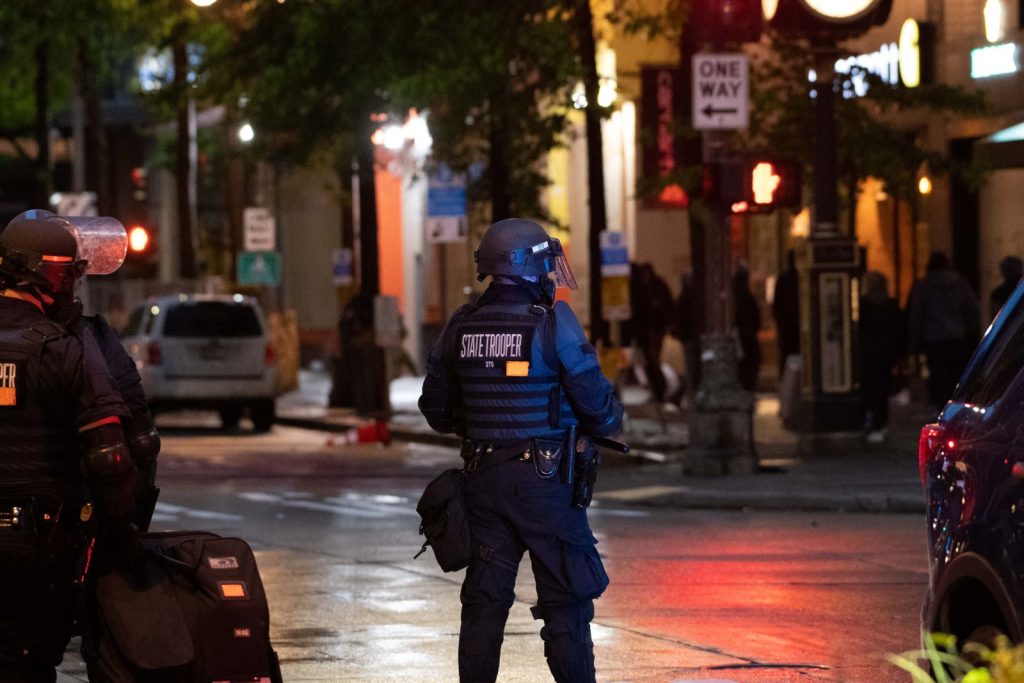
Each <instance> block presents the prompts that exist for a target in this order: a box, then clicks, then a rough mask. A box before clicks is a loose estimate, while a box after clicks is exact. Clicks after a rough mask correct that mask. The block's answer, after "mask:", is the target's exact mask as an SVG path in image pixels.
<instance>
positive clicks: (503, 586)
mask: <svg viewBox="0 0 1024 683" xmlns="http://www.w3.org/2000/svg"><path fill="white" fill-rule="evenodd" d="M571 495H572V491H571V487H569V486H567V485H565V484H563V483H561V480H560V479H559V477H558V475H557V474H556V475H555V476H554V477H553V478H551V479H541V478H540V477H538V476H537V474H536V472H535V470H534V467H533V463H532V461H524V460H521V459H513V460H508V461H506V462H503V463H501V464H498V465H495V466H493V467H490V468H487V469H484V470H483V471H481V472H476V473H471V474H470V475H469V476H468V477H467V480H466V507H467V509H468V514H469V524H470V531H471V533H472V536H473V544H474V548H475V550H474V555H473V559H472V560H471V561H470V564H469V569H468V570H467V572H466V579H465V582H464V583H463V584H462V630H461V632H460V634H459V678H460V680H461V681H463V682H464V683H465V682H467V681H471V682H473V683H477V682H479V681H494V680H495V679H496V678H497V676H498V663H499V660H500V656H501V643H502V640H503V638H504V631H505V621H506V620H507V618H508V613H509V609H510V608H511V607H512V603H513V602H514V600H515V593H514V589H515V580H516V573H517V571H518V569H519V561H520V560H521V559H522V557H523V553H524V552H525V551H527V550H528V551H529V552H530V563H531V565H532V567H533V574H534V578H535V579H536V582H537V602H538V604H537V606H536V607H534V608H532V612H533V616H534V618H535V619H543V620H544V627H543V628H542V629H541V632H540V635H541V638H542V639H543V640H544V654H545V656H546V657H547V661H548V667H549V668H550V669H551V673H552V675H553V676H554V678H555V680H556V681H558V682H559V683H562V682H573V683H575V682H577V681H581V682H582V681H586V682H588V683H590V682H592V681H594V676H595V674H594V646H593V642H592V641H591V638H590V621H591V620H592V619H593V617H594V602H593V601H594V599H595V598H597V597H598V596H600V595H601V593H603V592H604V589H605V588H606V587H607V586H608V575H607V574H606V573H605V570H604V566H603V565H602V564H601V558H600V557H599V556H598V554H597V549H596V548H595V547H594V546H595V544H596V543H597V541H596V540H595V539H594V535H593V534H592V533H591V531H590V525H589V524H588V523H587V515H586V511H585V510H576V509H573V508H572V507H571V505H570V499H571Z"/></svg>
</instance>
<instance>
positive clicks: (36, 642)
mask: <svg viewBox="0 0 1024 683" xmlns="http://www.w3.org/2000/svg"><path fill="white" fill-rule="evenodd" d="M61 541H62V542H54V543H51V542H49V541H48V540H45V539H40V538H37V537H36V535H35V534H34V533H33V532H31V531H29V530H27V529H10V528H6V529H0V605H2V608H0V681H12V682H15V683H22V682H25V683H41V682H48V681H53V680H55V679H56V671H55V670H54V669H55V667H56V666H57V665H58V664H60V662H61V660H62V659H63V657H64V648H65V647H66V646H67V644H68V641H69V640H70V639H71V629H72V621H73V618H74V610H75V599H76V593H75V591H74V588H73V586H72V576H71V574H72V565H73V562H72V557H71V548H70V543H68V542H65V541H66V539H61Z"/></svg>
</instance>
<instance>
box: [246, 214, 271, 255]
mask: <svg viewBox="0 0 1024 683" xmlns="http://www.w3.org/2000/svg"><path fill="white" fill-rule="evenodd" d="M242 224H243V226H244V227H245V240H244V242H245V250H246V251H274V249H276V248H277V238H276V235H275V232H276V231H275V229H274V214H272V213H271V212H270V209H266V208H263V207H261V206H248V207H246V208H245V210H244V211H243V212H242Z"/></svg>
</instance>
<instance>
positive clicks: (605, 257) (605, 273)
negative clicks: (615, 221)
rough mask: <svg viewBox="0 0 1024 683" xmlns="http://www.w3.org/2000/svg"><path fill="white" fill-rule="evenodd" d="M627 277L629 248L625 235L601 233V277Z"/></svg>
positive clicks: (611, 231)
mask: <svg viewBox="0 0 1024 683" xmlns="http://www.w3.org/2000/svg"><path fill="white" fill-rule="evenodd" d="M628 275H629V248H628V246H627V244H626V233H624V232H616V231H613V230H602V231H601V277H609V276H628Z"/></svg>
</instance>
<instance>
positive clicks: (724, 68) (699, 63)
mask: <svg viewBox="0 0 1024 683" xmlns="http://www.w3.org/2000/svg"><path fill="white" fill-rule="evenodd" d="M749 100H750V78H749V67H748V65H747V57H746V55H744V54H742V53H739V52H736V53H732V52H730V53H720V54H697V55H694V56H693V112H692V116H693V127H694V128H696V129H697V130H735V129H738V128H747V127H748V126H749V125H750V107H749V104H750V103H749Z"/></svg>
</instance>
